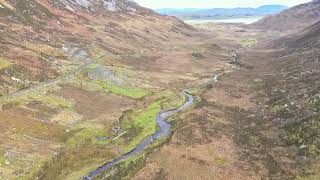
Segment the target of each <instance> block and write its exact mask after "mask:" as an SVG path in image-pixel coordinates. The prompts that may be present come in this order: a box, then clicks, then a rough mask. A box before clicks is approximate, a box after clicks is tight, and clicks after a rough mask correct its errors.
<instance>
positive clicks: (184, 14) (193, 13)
mask: <svg viewBox="0 0 320 180" xmlns="http://www.w3.org/2000/svg"><path fill="white" fill-rule="evenodd" d="M287 8H288V7H287V6H282V5H265V6H261V7H258V8H232V9H228V8H212V9H196V8H195V9H193V8H189V9H188V8H186V9H172V8H164V9H157V10H156V12H158V13H160V14H164V15H170V16H177V17H180V18H204V17H216V16H262V15H267V14H275V13H279V12H281V11H283V10H284V9H287Z"/></svg>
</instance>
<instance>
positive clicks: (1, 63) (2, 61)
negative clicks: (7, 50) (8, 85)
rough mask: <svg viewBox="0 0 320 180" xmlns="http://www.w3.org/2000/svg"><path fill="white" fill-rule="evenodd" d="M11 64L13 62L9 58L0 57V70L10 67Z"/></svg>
mask: <svg viewBox="0 0 320 180" xmlns="http://www.w3.org/2000/svg"><path fill="white" fill-rule="evenodd" d="M12 64H13V63H12V62H11V61H10V60H9V59H6V58H1V57H0V70H2V69H5V68H7V67H10V66H11V65H12Z"/></svg>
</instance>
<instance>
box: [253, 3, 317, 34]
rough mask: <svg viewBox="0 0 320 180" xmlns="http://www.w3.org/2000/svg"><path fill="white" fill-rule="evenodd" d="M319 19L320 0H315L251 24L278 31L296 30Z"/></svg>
mask: <svg viewBox="0 0 320 180" xmlns="http://www.w3.org/2000/svg"><path fill="white" fill-rule="evenodd" d="M319 19H320V0H314V1H311V2H309V3H305V4H301V5H298V6H295V7H292V8H290V9H287V10H285V11H283V12H281V13H280V14H276V15H270V16H267V17H265V18H263V19H261V20H260V21H258V22H256V23H254V24H252V25H250V26H251V27H256V28H261V29H269V30H278V31H296V30H301V29H303V28H305V27H307V26H310V25H312V24H314V23H315V22H316V21H318V20H319Z"/></svg>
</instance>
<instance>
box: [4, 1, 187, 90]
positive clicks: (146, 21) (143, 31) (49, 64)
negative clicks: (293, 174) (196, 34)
mask: <svg viewBox="0 0 320 180" xmlns="http://www.w3.org/2000/svg"><path fill="white" fill-rule="evenodd" d="M0 4H1V7H0V8H1V11H0V19H1V23H0V29H1V31H0V38H1V41H0V42H1V50H0V53H1V54H2V55H1V58H2V61H1V62H2V63H3V64H6V65H5V66H6V67H2V68H1V72H2V73H1V74H2V76H1V82H0V83H1V87H2V88H1V92H0V94H7V93H9V92H14V91H16V90H19V89H23V88H26V87H30V86H32V85H34V84H37V83H39V82H42V81H46V80H48V79H55V78H57V77H58V76H60V75H62V74H64V73H66V71H67V70H66V69H69V68H66V67H68V66H69V65H70V64H74V62H73V63H71V62H70V58H69V57H67V56H68V54H67V53H66V52H64V49H63V47H64V46H70V45H71V46H81V47H85V48H86V50H87V53H89V54H90V53H92V52H94V51H96V50H97V49H100V50H101V49H102V50H104V51H105V52H108V53H109V54H111V55H120V54H124V53H126V54H134V53H137V52H149V51H152V50H154V49H156V48H158V47H160V46H163V45H164V44H165V43H166V41H168V40H170V39H175V38H179V37H183V36H185V35H186V31H188V30H191V29H192V28H191V27H189V26H187V25H185V24H184V23H183V22H181V21H179V20H177V19H175V18H172V17H163V16H160V15H157V14H156V13H153V12H152V11H151V10H149V9H145V8H142V7H140V6H138V5H137V4H136V3H135V2H133V1H127V0H118V1H115V0H100V1H90V0H58V1H53V0H36V1H35V0H26V1H21V0H11V1H7V0H2V1H0ZM149 42H150V43H149ZM65 60H67V61H65ZM75 63H78V64H81V63H82V62H75ZM68 64H69V65H68ZM74 65H75V64H74ZM61 67H62V68H61ZM64 68H65V69H64ZM17 71H19V72H20V73H19V74H17V73H15V72H17ZM12 79H14V80H17V79H18V80H17V81H18V82H19V83H16V82H17V81H14V80H12Z"/></svg>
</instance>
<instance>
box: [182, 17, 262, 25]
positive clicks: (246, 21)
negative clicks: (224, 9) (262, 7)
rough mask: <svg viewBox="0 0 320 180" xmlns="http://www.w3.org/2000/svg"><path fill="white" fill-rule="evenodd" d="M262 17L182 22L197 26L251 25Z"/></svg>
mask: <svg viewBox="0 0 320 180" xmlns="http://www.w3.org/2000/svg"><path fill="white" fill-rule="evenodd" d="M262 18H263V17H241V18H225V19H220V18H219V19H193V20H184V22H186V23H188V24H198V23H208V22H214V23H242V24H251V23H254V22H257V21H259V20H260V19H262Z"/></svg>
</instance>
